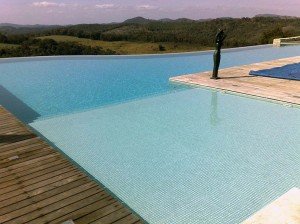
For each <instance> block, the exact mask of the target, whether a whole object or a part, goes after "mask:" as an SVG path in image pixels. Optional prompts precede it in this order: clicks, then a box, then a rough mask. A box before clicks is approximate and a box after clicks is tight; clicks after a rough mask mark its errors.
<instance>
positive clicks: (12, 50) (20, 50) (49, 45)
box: [0, 35, 116, 57]
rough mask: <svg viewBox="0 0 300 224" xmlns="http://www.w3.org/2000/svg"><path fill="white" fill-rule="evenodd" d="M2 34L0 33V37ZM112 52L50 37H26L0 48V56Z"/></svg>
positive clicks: (9, 40) (105, 53)
mask: <svg viewBox="0 0 300 224" xmlns="http://www.w3.org/2000/svg"><path fill="white" fill-rule="evenodd" d="M3 36H4V35H0V37H2V38H3ZM18 41H20V39H18ZM6 43H13V44H16V42H12V40H11V39H9V38H7V42H6ZM18 43H19V42H18ZM112 54H116V52H114V51H111V50H104V49H103V48H101V47H90V46H84V45H80V44H77V43H73V42H56V41H54V40H52V39H43V40H41V39H28V37H26V38H24V40H23V42H21V43H20V45H19V46H17V47H9V48H3V49H0V57H26V56H51V55H112Z"/></svg>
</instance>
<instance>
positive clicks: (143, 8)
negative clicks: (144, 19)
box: [137, 5, 157, 10]
mask: <svg viewBox="0 0 300 224" xmlns="http://www.w3.org/2000/svg"><path fill="white" fill-rule="evenodd" d="M137 9H138V10H152V9H157V7H156V6H152V5H139V6H137Z"/></svg>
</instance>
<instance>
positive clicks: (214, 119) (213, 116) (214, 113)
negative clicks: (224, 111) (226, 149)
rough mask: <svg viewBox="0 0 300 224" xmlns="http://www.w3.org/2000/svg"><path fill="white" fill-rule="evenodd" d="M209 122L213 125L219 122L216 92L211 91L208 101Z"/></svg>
mask: <svg viewBox="0 0 300 224" xmlns="http://www.w3.org/2000/svg"><path fill="white" fill-rule="evenodd" d="M210 107H211V111H210V123H211V125H213V126H217V125H218V124H219V122H220V118H219V117H218V93H217V92H214V91H212V92H211V102H210Z"/></svg>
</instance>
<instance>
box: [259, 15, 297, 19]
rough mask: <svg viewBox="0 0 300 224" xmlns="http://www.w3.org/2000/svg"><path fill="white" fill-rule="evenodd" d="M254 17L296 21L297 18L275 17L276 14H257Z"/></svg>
mask: <svg viewBox="0 0 300 224" xmlns="http://www.w3.org/2000/svg"><path fill="white" fill-rule="evenodd" d="M255 17H266V18H279V19H297V18H299V17H296V16H282V15H276V14H258V15H256V16H254V18H255Z"/></svg>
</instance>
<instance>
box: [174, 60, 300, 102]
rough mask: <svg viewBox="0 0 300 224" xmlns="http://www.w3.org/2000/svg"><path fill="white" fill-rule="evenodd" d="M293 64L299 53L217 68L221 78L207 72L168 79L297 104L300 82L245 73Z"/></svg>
mask: <svg viewBox="0 0 300 224" xmlns="http://www.w3.org/2000/svg"><path fill="white" fill-rule="evenodd" d="M293 63H300V56H299V57H292V58H284V59H279V60H274V61H267V62H262V63H255V64H250V65H244V66H238V67H232V68H227V69H221V70H220V72H219V76H220V77H221V79H218V80H212V79H210V76H211V71H209V72H203V73H197V74H189V75H182V76H177V77H172V78H170V81H171V82H176V83H184V84H187V85H198V86H204V87H209V88H215V89H221V90H226V91H232V92H237V93H242V94H247V95H252V96H256V97H263V98H268V99H272V100H278V101H283V102H287V103H294V104H300V81H297V80H287V79H277V78H269V77H261V76H251V75H249V72H250V70H261V69H270V68H273V67H281V66H284V65H287V64H293Z"/></svg>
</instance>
